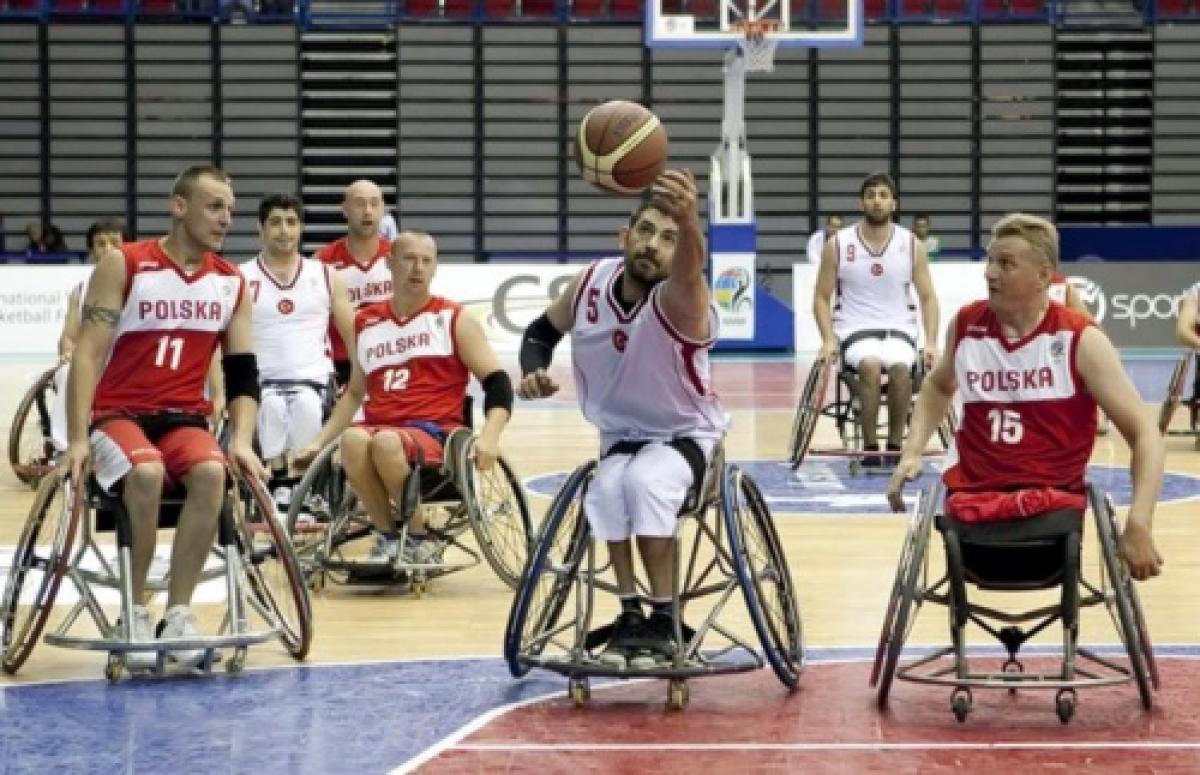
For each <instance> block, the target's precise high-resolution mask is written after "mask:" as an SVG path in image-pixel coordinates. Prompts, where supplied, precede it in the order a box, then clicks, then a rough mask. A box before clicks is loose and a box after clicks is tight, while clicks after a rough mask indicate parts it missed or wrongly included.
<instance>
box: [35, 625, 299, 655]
mask: <svg viewBox="0 0 1200 775" xmlns="http://www.w3.org/2000/svg"><path fill="white" fill-rule="evenodd" d="M278 634H279V633H278V632H277V631H275V630H257V631H254V632H244V633H240V634H238V635H203V636H200V637H198V638H162V639H156V640H148V641H137V642H133V641H127V640H121V639H116V638H77V637H74V636H70V635H56V634H54V633H48V634H47V635H46V637H45V640H46V642H47V643H49V644H50V645H52V646H63V647H65V648H75V649H86V650H89V651H111V652H122V653H123V652H131V651H136V652H146V651H206V650H208V649H232V648H242V647H245V646H252V645H254V644H256V643H265V642H266V641H268V640H271V639H272V638H274V637H276V636H278Z"/></svg>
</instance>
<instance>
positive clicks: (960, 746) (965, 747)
mask: <svg viewBox="0 0 1200 775" xmlns="http://www.w3.org/2000/svg"><path fill="white" fill-rule="evenodd" d="M1049 749H1055V750H1058V749H1067V750H1073V751H1074V750H1080V751H1108V750H1131V751H1140V750H1154V751H1158V750H1185V751H1193V750H1200V742H1180V743H1171V742H1161V743H1160V742H1139V741H1133V740H1131V741H1127V742H1126V741H1116V742H1095V743H1050V742H1046V743H1022V742H1015V741H1014V742H1003V741H1000V742H994V743H464V744H462V745H456V746H454V750H456V751H496V752H500V751H531V752H533V751H540V752H557V753H561V752H563V751H579V752H586V753H603V752H606V751H608V752H615V751H631V752H643V751H654V752H661V751H681V752H682V751H687V752H705V751H712V752H722V751H739V752H740V751H768V752H769V751H991V750H1005V751H1019V750H1032V751H1044V750H1049Z"/></svg>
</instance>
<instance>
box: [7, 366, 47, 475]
mask: <svg viewBox="0 0 1200 775" xmlns="http://www.w3.org/2000/svg"><path fill="white" fill-rule="evenodd" d="M56 371H58V367H57V366H56V367H54V368H50V369H47V370H46V371H44V372H42V375H41V376H40V377H38V378H37V380H36V381H35V382H34V383H33V385H31V386H30V387H29V390H27V391H26V392H25V395H24V396H23V397H22V398H21V403H19V404H17V411H16V413H15V414H14V415H13V421H12V426H11V428H10V429H9V432H8V463H9V465H10V466H12V471H13V474H15V475H16V477H17V478H18V479H20V480H21V482H22V483H24V484H27V485H29V486H30V487H31V488H33V489H35V490H36V489H37V487H38V484H39V483H40V482H41V480H42V478H43V477H44V476H45V475H46V474H48V473H49V472H50V471H51V470H53V467H54V466H53V459H54V450H53V446H52V444H51V442H50V392H51V391H50V388H51V387H52V386H53V384H54V374H55V372H56Z"/></svg>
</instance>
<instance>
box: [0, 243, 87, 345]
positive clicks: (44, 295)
mask: <svg viewBox="0 0 1200 775" xmlns="http://www.w3.org/2000/svg"><path fill="white" fill-rule="evenodd" d="M91 269H92V268H91V267H90V266H86V265H83V264H70V265H56V266H27V265H14V266H0V354H6V355H53V354H55V353H57V352H58V336H59V334H60V333H61V332H62V326H63V319H64V318H66V315H67V299H68V297H69V296H70V294H71V289H72V288H74V287H75V286H76V285H78V284H79V283H80V282H82V281H83V280H84V279H85V278H86V277H87V276H88V273H90V272H91Z"/></svg>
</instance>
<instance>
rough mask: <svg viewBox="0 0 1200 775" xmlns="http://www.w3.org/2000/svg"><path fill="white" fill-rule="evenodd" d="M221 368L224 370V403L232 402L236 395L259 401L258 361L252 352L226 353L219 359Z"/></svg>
mask: <svg viewBox="0 0 1200 775" xmlns="http://www.w3.org/2000/svg"><path fill="white" fill-rule="evenodd" d="M221 368H222V369H223V370H224V371H225V403H227V404H228V403H233V399H235V398H237V397H238V396H247V397H249V398H253V399H254V401H255V403H260V393H261V391H260V389H259V386H258V361H257V359H256V358H255V357H254V353H234V354H233V355H226V356H225V357H224V358H222V359H221Z"/></svg>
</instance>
